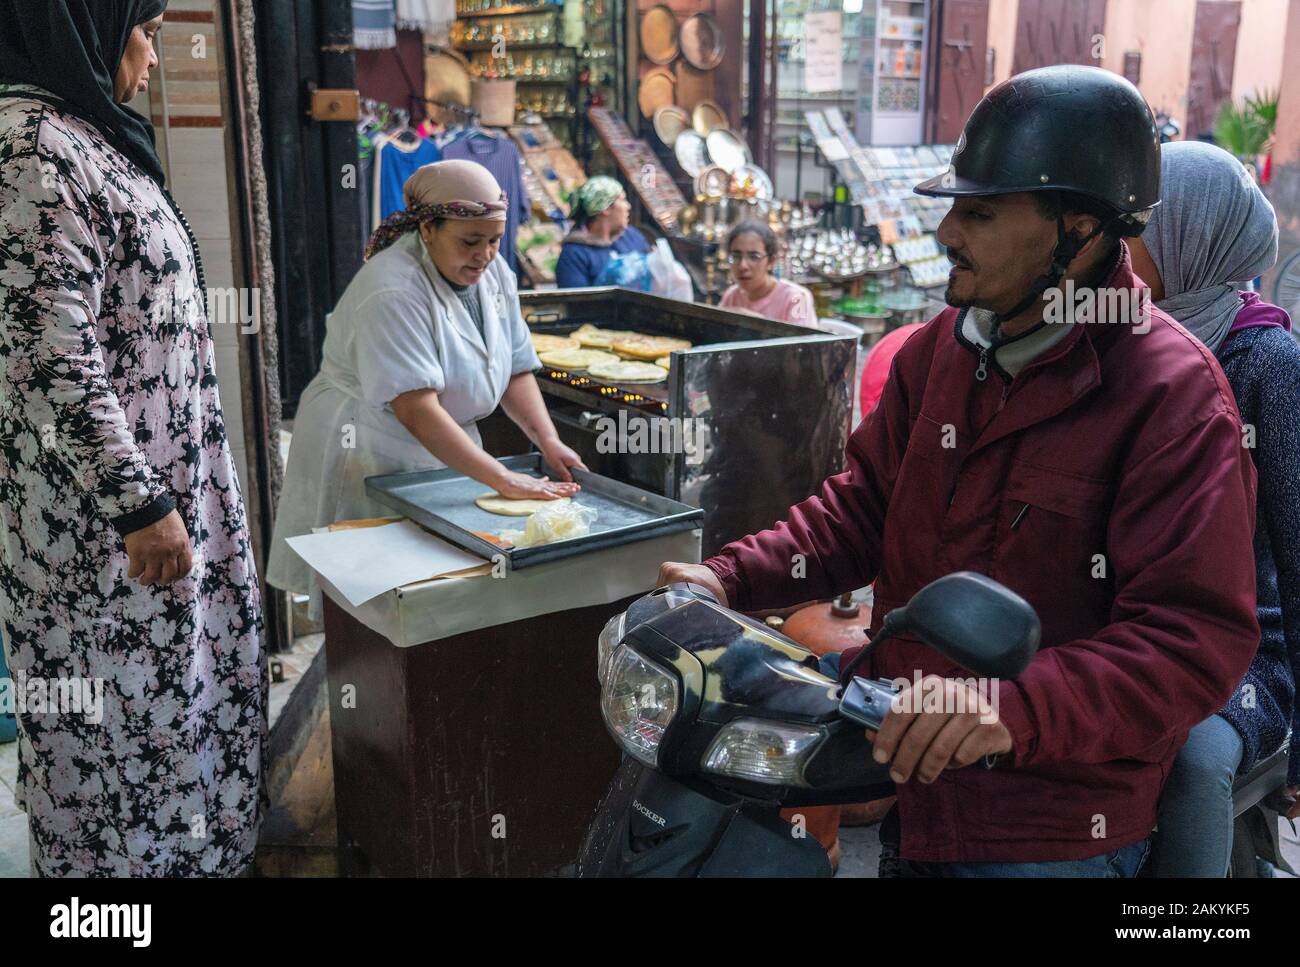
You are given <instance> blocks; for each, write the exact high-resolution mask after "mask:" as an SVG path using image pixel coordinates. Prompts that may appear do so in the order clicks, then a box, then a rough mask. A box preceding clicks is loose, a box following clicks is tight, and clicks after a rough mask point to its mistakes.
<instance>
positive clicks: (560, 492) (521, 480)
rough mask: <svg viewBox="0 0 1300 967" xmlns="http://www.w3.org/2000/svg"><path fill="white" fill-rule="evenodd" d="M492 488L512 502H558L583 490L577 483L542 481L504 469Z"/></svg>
mask: <svg viewBox="0 0 1300 967" xmlns="http://www.w3.org/2000/svg"><path fill="white" fill-rule="evenodd" d="M492 486H493V487H495V488H496V491H497V493H499V494H500V495H501V496H502V497H509V498H510V499H511V500H558V499H559V498H561V497H572V496H573V495H574V494H576V493H577V492H578V491H579V490H580V489H581V488H580V487H579V486H578V485H577V484H576V483H564V482H562V481H559V480H541V479H538V478H537V477H530V476H528V474H526V473H515V472H514V471H513V470H505V469H504V468H503V469H502V472H501V475H500V476H499V477H498V478H497V479H496V480H494V481H493V482H492Z"/></svg>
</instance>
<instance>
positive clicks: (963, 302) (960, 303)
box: [943, 282, 975, 309]
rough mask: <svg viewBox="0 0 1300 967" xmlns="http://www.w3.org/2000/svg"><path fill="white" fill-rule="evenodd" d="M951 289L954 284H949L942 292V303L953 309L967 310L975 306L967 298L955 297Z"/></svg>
mask: <svg viewBox="0 0 1300 967" xmlns="http://www.w3.org/2000/svg"><path fill="white" fill-rule="evenodd" d="M953 289H954V284H953V283H952V282H949V283H948V287H947V288H946V289H944V290H943V301H944V302H946V303H947V304H948V305H950V306H952V307H953V308H954V309H969V308H970V307H971V306H973V305H974V304H975V303H974V302H973V301H972V300H971V299H969V298H966V297H961V296H958V295H956V294H955V293H954V291H953Z"/></svg>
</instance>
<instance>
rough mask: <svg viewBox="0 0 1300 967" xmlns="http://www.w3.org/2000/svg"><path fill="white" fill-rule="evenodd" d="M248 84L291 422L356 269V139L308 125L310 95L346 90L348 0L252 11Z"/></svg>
mask: <svg viewBox="0 0 1300 967" xmlns="http://www.w3.org/2000/svg"><path fill="white" fill-rule="evenodd" d="M257 53H258V57H257V61H258V81H259V86H260V88H261V97H262V105H261V107H262V124H263V130H264V131H265V132H266V139H265V159H264V161H265V174H266V180H267V193H268V197H269V200H270V218H271V223H272V224H273V225H275V226H276V227H277V229H278V230H277V231H276V232H274V233H273V236H272V257H273V260H274V263H275V273H276V310H277V317H278V320H279V327H278V332H277V342H278V349H279V377H280V392H281V406H282V414H283V416H284V418H285V419H291V418H292V417H293V415H294V413H295V412H296V411H297V408H298V400H299V398H300V397H301V396H302V391H303V389H305V388H306V386H307V383H308V382H309V381H310V380H311V378H312V377H313V376H315V374H316V371H317V370H318V369H319V368H320V358H321V347H322V345H323V344H324V341H325V316H326V314H327V313H328V312H329V311H330V310H331V309H332V308H333V307H334V304H335V302H337V301H338V298H339V296H341V295H342V294H343V290H344V289H345V288H347V284H348V282H349V281H351V279H352V276H353V274H354V273H355V272H356V271H357V268H358V267H359V266H360V265H361V254H362V252H361V218H360V207H359V203H358V193H357V188H356V184H357V177H358V175H357V137H356V129H355V127H354V126H353V124H352V122H351V121H337V122H333V121H316V120H313V119H312V118H311V117H310V116H309V115H308V113H307V104H308V101H309V99H310V90H311V88H312V87H313V86H315V87H320V88H348V89H350V88H354V87H355V86H356V76H355V75H356V71H355V67H354V63H353V56H352V54H353V48H352V4H351V2H350V0H286V2H283V3H268V4H262V5H260V6H259V9H258V20H257Z"/></svg>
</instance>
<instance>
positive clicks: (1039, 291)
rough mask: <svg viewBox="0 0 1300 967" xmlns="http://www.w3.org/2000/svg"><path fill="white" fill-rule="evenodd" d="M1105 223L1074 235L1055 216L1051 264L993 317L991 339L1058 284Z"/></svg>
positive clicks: (996, 336)
mask: <svg viewBox="0 0 1300 967" xmlns="http://www.w3.org/2000/svg"><path fill="white" fill-rule="evenodd" d="M1106 225H1107V223H1105V222H1098V223H1097V227H1096V228H1094V229H1093V230H1092V231H1091V232H1089V233H1088V234H1087V235H1082V236H1080V235H1076V234H1074V233H1073V232H1066V230H1065V218H1064V216H1061V215H1057V216H1056V248H1055V249H1054V250H1053V251H1052V265H1051V268H1049V269H1048V270H1047V271H1046V272H1045V273H1043V274H1042V275H1040V276H1039V277H1038V278H1037V279H1035V280H1034V282H1033V284H1032V285H1030V287H1029V293H1028V295H1026V296H1025V297H1024V298H1023V299H1021V300H1020V301H1019V302H1017V303H1016V304H1015V306H1013V307H1012V308H1011V309H1009V310H1008V311H1007V312H1003V313H1000V314H999V315H996V316H994V317H993V332H992V334H991V335H992V341H993V342H994V343H997V342H998V336H999V335H1000V333H1001V331H1002V324H1003V323H1004V322H1007V321H1008V320H1011V319H1014V318H1015V317H1016V316H1018V315H1020V313H1022V312H1024V311H1025V310H1026V309H1028V308H1029V307H1030V306H1032V305H1033V304H1034V303H1036V302H1037V301H1038V300H1039V299H1041V298H1042V296H1043V293H1044V292H1046V291H1047V290H1048V289H1050V288H1053V287H1054V286H1056V285H1058V284H1059V283H1060V281H1061V278H1062V277H1063V276H1064V275H1065V273H1066V271H1067V270H1068V269H1069V268H1070V263H1071V262H1073V261H1074V257H1075V256H1076V255H1078V254H1079V252H1080V250H1082V249H1083V247H1084V246H1085V245H1087V244H1088V243H1089V242H1091V241H1092V240H1093V238H1095V237H1096V236H1097V235H1099V234H1101V232H1103V231H1104V230H1105V229H1106Z"/></svg>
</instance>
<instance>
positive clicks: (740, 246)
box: [721, 219, 817, 328]
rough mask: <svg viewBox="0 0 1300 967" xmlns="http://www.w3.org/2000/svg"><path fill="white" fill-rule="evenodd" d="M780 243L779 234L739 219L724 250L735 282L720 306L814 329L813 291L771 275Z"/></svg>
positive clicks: (729, 235)
mask: <svg viewBox="0 0 1300 967" xmlns="http://www.w3.org/2000/svg"><path fill="white" fill-rule="evenodd" d="M778 244H779V243H778V242H777V238H776V233H775V232H773V231H772V229H771V228H769V227H768V226H767V225H766V224H765V223H764V222H760V221H757V220H754V219H749V220H746V221H743V222H740V223H739V224H738V225H737V226H736V227H735V228H733V229H732V230H731V231H730V233H728V235H727V245H726V249H725V251H726V253H727V261H728V262H730V263H731V277H732V279H733V280H734V282H733V284H732V285H731V286H730V287H729V288H728V289H727V291H726V292H724V293H723V294H722V303H721V305H722V306H723V307H724V308H729V309H743V310H744V311H746V312H752V313H753V314H754V315H757V316H763V317H764V318H766V319H775V320H776V321H777V322H790V323H793V324H794V325H796V326H808V327H809V328H815V327H816V325H817V310H816V309H815V308H814V306H813V295H812V293H811V292H809V291H808V290H807V289H805V288H804V287H803V286H801V285H796V284H795V283H794V282H789V281H787V280H785V279H778V278H776V277H775V276H773V275H772V267H773V266H774V265H775V264H776V256H777V252H778V251H779V249H778Z"/></svg>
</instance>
